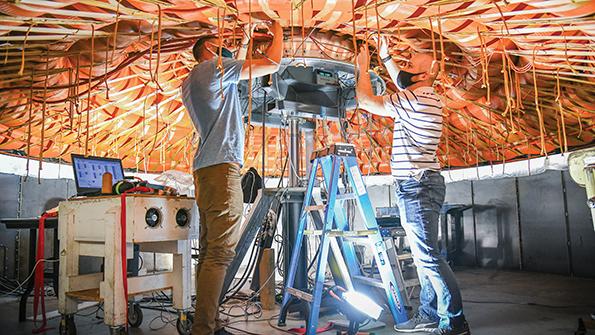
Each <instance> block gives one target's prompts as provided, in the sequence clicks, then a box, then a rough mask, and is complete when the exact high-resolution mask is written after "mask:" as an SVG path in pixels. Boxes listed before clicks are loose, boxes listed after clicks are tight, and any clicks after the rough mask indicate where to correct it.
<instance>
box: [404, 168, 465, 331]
mask: <svg viewBox="0 0 595 335" xmlns="http://www.w3.org/2000/svg"><path fill="white" fill-rule="evenodd" d="M418 179H419V180H418ZM395 186H396V189H397V201H398V206H399V210H400V214H401V225H402V226H403V228H404V229H405V232H406V233H407V239H408V241H409V245H410V247H411V253H412V255H413V260H414V262H415V265H416V267H417V274H418V276H419V282H420V285H421V293H420V299H419V300H420V306H419V313H420V314H421V315H422V316H423V317H426V318H428V319H430V320H434V321H438V320H440V323H439V327H440V328H444V329H452V328H458V327H461V326H462V324H463V322H464V320H465V317H464V316H463V302H462V300H461V292H460V290H459V286H458V284H457V280H456V278H455V276H454V273H453V272H452V269H451V268H450V266H448V264H447V263H446V261H445V260H444V257H443V256H442V255H441V254H440V249H439V248H438V220H439V217H440V208H441V207H442V203H443V202H444V193H445V189H446V187H445V185H444V178H443V177H442V175H440V173H439V172H436V171H429V170H428V171H424V173H423V174H422V175H421V178H409V179H405V180H401V179H397V180H395Z"/></svg>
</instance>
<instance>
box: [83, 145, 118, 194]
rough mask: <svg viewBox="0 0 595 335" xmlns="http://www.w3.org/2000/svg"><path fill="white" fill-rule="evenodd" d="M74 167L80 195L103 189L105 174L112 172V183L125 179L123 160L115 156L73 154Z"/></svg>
mask: <svg viewBox="0 0 595 335" xmlns="http://www.w3.org/2000/svg"><path fill="white" fill-rule="evenodd" d="M72 168H73V169H74V180H75V181H76V190H77V194H78V195H83V194H87V193H94V192H99V191H101V184H102V180H103V174H104V173H106V172H109V173H111V174H112V184H115V183H117V182H118V181H120V180H122V179H124V170H123V169H122V161H121V160H119V159H114V158H103V157H93V156H87V157H85V156H82V155H75V154H72Z"/></svg>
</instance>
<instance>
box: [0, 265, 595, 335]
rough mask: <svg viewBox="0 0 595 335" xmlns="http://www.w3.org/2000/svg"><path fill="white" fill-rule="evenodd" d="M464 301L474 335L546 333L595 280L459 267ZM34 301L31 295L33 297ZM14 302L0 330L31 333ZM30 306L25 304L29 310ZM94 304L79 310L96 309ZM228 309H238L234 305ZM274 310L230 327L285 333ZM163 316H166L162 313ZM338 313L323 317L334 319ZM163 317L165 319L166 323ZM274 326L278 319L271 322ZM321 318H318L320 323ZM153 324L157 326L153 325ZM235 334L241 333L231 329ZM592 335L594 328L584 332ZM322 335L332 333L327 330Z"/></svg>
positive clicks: (566, 323)
mask: <svg viewBox="0 0 595 335" xmlns="http://www.w3.org/2000/svg"><path fill="white" fill-rule="evenodd" d="M456 274H457V277H458V279H459V284H460V286H461V288H462V294H463V299H464V301H465V314H466V316H467V319H468V321H469V324H470V326H471V330H472V332H473V334H476V335H477V334H478V335H532V334H535V335H549V334H560V335H562V334H565V335H567V334H574V331H575V330H576V328H577V319H578V318H579V317H583V318H584V317H588V315H589V314H590V313H592V312H595V280H588V279H577V278H569V277H563V276H556V275H545V274H537V273H526V272H502V271H490V270H462V271H457V272H456ZM31 300H32V299H31ZM17 306H18V304H17V302H16V300H15V299H12V298H3V300H1V301H0V334H31V329H32V328H33V324H32V322H25V323H18V322H17V315H18V308H17ZM55 306H56V300H55V299H52V298H50V299H48V310H49V311H50V310H53V309H55ZM30 310H31V308H30V309H29V311H30ZM94 310H95V308H90V309H87V310H84V311H81V312H80V314H89V313H92V312H94ZM231 312H232V313H238V312H240V309H238V308H234V309H233V310H232V311H231ZM276 314H277V311H270V312H266V313H264V314H263V316H262V317H261V318H260V319H254V318H250V320H249V321H248V322H246V321H245V319H244V318H243V317H241V318H233V319H231V320H230V321H231V322H232V323H231V326H232V327H234V328H237V329H240V330H246V331H249V332H251V333H256V334H286V333H285V332H283V331H279V330H276V329H274V328H272V327H271V326H270V325H269V322H267V320H268V319H270V318H271V316H274V315H276ZM166 316H167V315H166ZM170 318H171V320H173V322H172V324H173V325H172V324H168V323H166V321H167V320H164V319H162V318H161V317H160V313H159V312H156V311H150V310H144V321H143V324H142V326H141V327H140V328H138V329H132V330H131V331H130V334H151V335H164V334H176V333H177V332H176V330H175V319H174V318H173V316H170ZM337 318H338V316H336V315H335V316H330V317H325V318H324V319H323V321H324V322H325V321H327V320H328V319H337ZM58 321H59V319H58V318H55V319H52V320H50V322H49V324H50V326H52V327H54V329H52V330H50V331H48V332H47V334H57V333H58V331H57V325H58ZM164 321H165V322H164ZM76 323H77V332H78V334H84V335H96V334H108V330H107V328H106V327H105V326H104V325H103V324H102V321H101V320H99V319H97V318H95V314H93V315H90V316H82V315H80V316H77V317H76ZM270 323H271V324H272V325H276V320H275V319H273V321H271V322H270ZM303 323H304V322H301V321H288V326H290V327H295V326H300V325H303ZM322 323H323V322H321V324H322ZM151 328H159V329H158V330H151ZM229 330H230V331H231V332H233V333H237V334H242V333H243V332H241V331H237V330H234V329H229ZM374 333H375V334H394V333H395V332H394V331H393V330H392V325H388V326H386V327H385V328H383V329H379V330H375V331H374ZM591 333H592V334H595V330H592V331H591V332H589V333H588V334H591ZM325 334H335V331H329V332H326V333H325Z"/></svg>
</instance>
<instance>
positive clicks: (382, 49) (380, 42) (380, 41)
mask: <svg viewBox="0 0 595 335" xmlns="http://www.w3.org/2000/svg"><path fill="white" fill-rule="evenodd" d="M372 40H373V41H374V43H375V44H376V50H378V55H379V56H380V58H386V57H388V56H390V53H389V51H388V39H387V38H386V36H382V35H380V38H378V34H374V35H372Z"/></svg>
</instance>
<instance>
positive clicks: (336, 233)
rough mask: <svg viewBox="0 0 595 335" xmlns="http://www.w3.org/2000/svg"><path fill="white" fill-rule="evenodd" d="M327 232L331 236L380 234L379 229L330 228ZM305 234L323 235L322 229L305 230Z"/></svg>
mask: <svg viewBox="0 0 595 335" xmlns="http://www.w3.org/2000/svg"><path fill="white" fill-rule="evenodd" d="M326 234H327V236H331V237H336V236H342V237H367V236H371V235H375V234H378V230H375V229H369V230H330V231H328V232H327V233H326ZM304 235H312V236H321V235H322V230H304Z"/></svg>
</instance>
